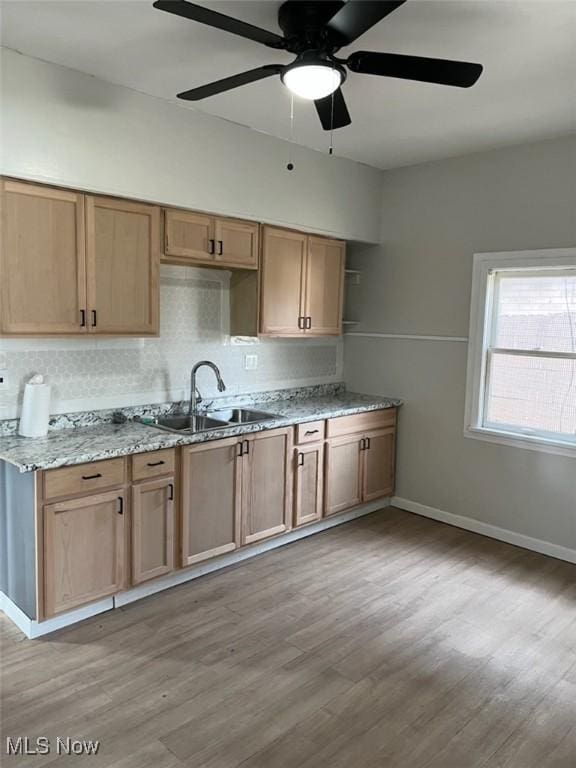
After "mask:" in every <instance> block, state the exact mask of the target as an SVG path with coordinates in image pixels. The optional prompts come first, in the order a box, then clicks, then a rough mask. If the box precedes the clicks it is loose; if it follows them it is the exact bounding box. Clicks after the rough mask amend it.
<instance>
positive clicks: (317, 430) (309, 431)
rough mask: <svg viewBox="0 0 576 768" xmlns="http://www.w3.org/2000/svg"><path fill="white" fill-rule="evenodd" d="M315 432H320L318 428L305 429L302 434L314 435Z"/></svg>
mask: <svg viewBox="0 0 576 768" xmlns="http://www.w3.org/2000/svg"><path fill="white" fill-rule="evenodd" d="M317 432H320V430H319V429H307V430H306V432H304V435H315V434H316V433H317Z"/></svg>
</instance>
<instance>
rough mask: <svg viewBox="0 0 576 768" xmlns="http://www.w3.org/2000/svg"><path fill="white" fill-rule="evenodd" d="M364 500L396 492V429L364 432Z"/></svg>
mask: <svg viewBox="0 0 576 768" xmlns="http://www.w3.org/2000/svg"><path fill="white" fill-rule="evenodd" d="M362 455H363V460H364V461H363V463H364V472H363V478H362V501H372V500H373V499H380V498H382V496H391V495H392V493H393V492H394V465H395V457H396V430H395V429H394V428H390V429H382V430H377V431H374V432H366V433H365V434H364V448H363V450H362Z"/></svg>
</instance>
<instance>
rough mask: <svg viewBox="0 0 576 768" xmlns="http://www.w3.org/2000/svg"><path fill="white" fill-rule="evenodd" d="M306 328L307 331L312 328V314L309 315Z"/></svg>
mask: <svg viewBox="0 0 576 768" xmlns="http://www.w3.org/2000/svg"><path fill="white" fill-rule="evenodd" d="M305 328H306V330H307V331H309V330H310V328H312V318H311V317H310V316H308V317H307V318H306V325H305Z"/></svg>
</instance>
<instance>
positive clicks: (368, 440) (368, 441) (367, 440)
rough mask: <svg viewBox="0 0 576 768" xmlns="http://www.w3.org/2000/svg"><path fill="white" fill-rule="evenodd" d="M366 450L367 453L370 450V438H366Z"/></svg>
mask: <svg viewBox="0 0 576 768" xmlns="http://www.w3.org/2000/svg"><path fill="white" fill-rule="evenodd" d="M366 450H367V451H369V450H370V438H369V437H367V438H366Z"/></svg>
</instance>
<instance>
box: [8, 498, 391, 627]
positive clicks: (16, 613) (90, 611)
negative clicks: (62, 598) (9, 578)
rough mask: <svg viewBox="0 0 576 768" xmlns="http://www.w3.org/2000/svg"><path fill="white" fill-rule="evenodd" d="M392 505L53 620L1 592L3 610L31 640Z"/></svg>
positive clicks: (385, 503)
mask: <svg viewBox="0 0 576 768" xmlns="http://www.w3.org/2000/svg"><path fill="white" fill-rule="evenodd" d="M389 506H390V499H389V498H385V499H377V500H376V501H371V502H368V504H363V505H362V506H360V507H355V508H354V509H351V510H349V511H348V512H342V513H341V514H339V515H334V517H328V518H325V519H324V520H320V521H319V522H318V523H311V524H310V525H306V526H304V527H303V528H296V529H294V530H292V531H290V532H289V533H285V534H283V535H281V536H277V537H275V538H273V539H269V540H268V541H262V542H260V543H258V544H253V545H252V546H250V547H246V548H244V549H239V550H238V551H236V552H231V553H230V554H228V555H222V556H221V557H217V558H215V559H214V560H207V561H206V562H205V563H200V564H199V565H196V566H193V567H191V568H185V569H182V570H181V571H176V572H175V573H173V574H170V576H165V577H164V578H161V579H157V580H154V581H151V582H150V583H148V584H142V585H141V586H139V587H134V588H133V589H129V590H127V591H126V592H120V593H119V594H117V595H115V596H114V597H108V598H106V599H104V600H99V601H98V602H96V603H91V604H90V605H86V606H83V607H82V608H77V609H76V610H74V611H68V612H67V613H64V614H62V615H61V616H55V617H54V618H53V619H47V620H46V621H40V622H38V621H36V620H35V619H31V618H29V617H28V616H26V614H25V613H24V612H23V611H22V610H21V609H20V608H18V606H17V605H16V604H15V603H13V602H12V600H10V598H9V597H8V596H7V595H5V594H4V593H3V592H1V591H0V611H2V612H3V613H4V614H5V615H6V616H7V617H8V618H9V619H10V620H11V621H13V622H14V624H16V626H17V627H18V628H19V629H20V630H21V631H22V632H23V633H24V634H25V635H26V637H28V638H30V639H31V640H33V639H35V638H37V637H42V636H43V635H48V634H50V633H51V632H55V631H56V630H57V629H62V628H64V627H69V626H70V625H72V624H77V623H78V622H80V621H83V620H84V619H89V618H91V617H92V616H96V615H97V614H99V613H104V612H106V611H110V610H113V609H114V608H120V607H121V606H123V605H129V604H130V603H133V602H135V601H136V600H141V599H142V598H144V597H148V596H149V595H154V594H156V593H157V592H163V591H164V590H165V589H170V588H171V587H175V586H177V585H178V584H184V583H185V582H187V581H192V580H193V579H197V578H199V577H200V576H204V575H205V574H207V573H212V572H213V571H219V570H221V569H222V568H226V567H227V566H229V565H234V564H235V563H240V562H242V560H247V559H248V558H251V557H255V556H256V555H261V554H262V553H263V552H268V551H270V550H272V549H277V548H278V547H283V546H284V545H285V544H290V543H291V542H293V541H298V539H303V538H306V537H307V536H312V535H313V534H315V533H320V531H325V530H328V529H329V528H334V526H336V525H342V523H348V522H350V520H355V519H356V518H358V517H363V516H364V515H369V514H371V513H372V512H376V511H378V510H379V509H384V508H385V507H389Z"/></svg>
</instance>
